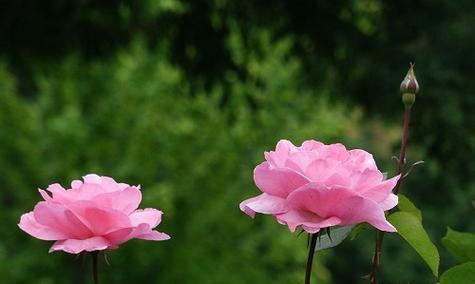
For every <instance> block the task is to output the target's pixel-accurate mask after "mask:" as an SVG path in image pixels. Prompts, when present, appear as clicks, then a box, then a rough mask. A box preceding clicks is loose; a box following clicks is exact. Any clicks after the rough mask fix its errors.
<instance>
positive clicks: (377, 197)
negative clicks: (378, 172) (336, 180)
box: [356, 175, 400, 203]
mask: <svg viewBox="0 0 475 284" xmlns="http://www.w3.org/2000/svg"><path fill="white" fill-rule="evenodd" d="M399 178H400V175H397V176H395V177H393V178H391V179H388V180H385V181H383V182H381V183H379V184H378V185H375V186H373V187H370V188H362V189H361V188H359V189H356V191H357V192H358V193H359V194H360V195H361V196H364V197H365V198H369V199H371V200H373V201H375V202H377V203H380V202H382V201H383V200H385V199H386V198H388V196H389V194H391V193H392V190H393V188H394V187H395V186H396V184H397V182H398V180H399Z"/></svg>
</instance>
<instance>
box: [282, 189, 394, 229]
mask: <svg viewBox="0 0 475 284" xmlns="http://www.w3.org/2000/svg"><path fill="white" fill-rule="evenodd" d="M288 201H289V206H290V207H292V208H296V209H297V210H307V211H310V212H313V213H315V214H317V215H318V216H320V217H322V218H330V217H337V218H339V219H340V220H341V225H353V224H358V223H363V222H368V223H370V224H371V225H373V226H375V227H376V228H378V229H380V230H382V231H388V232H394V231H395V228H394V227H393V226H392V225H391V224H389V222H387V221H386V218H385V215H384V211H383V210H382V209H381V207H380V206H379V205H378V204H377V203H376V202H374V201H372V200H370V199H366V198H364V197H361V196H359V195H356V193H355V192H353V191H351V190H349V189H347V188H344V187H334V188H329V187H326V186H325V185H323V184H320V183H310V184H308V185H306V186H303V187H302V188H301V189H298V190H296V191H294V192H293V193H292V194H290V195H289V197H288Z"/></svg>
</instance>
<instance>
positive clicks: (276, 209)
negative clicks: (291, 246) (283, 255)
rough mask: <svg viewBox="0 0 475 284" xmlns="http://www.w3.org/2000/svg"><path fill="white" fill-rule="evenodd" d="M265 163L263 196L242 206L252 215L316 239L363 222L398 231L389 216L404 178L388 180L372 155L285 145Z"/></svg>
mask: <svg viewBox="0 0 475 284" xmlns="http://www.w3.org/2000/svg"><path fill="white" fill-rule="evenodd" d="M265 159H266V161H265V162H263V163H261V164H260V165H258V166H257V167H256V168H255V169H254V181H255V183H256V185H257V187H258V188H259V189H260V190H261V191H262V192H263V193H262V194H261V195H258V196H256V197H253V198H250V199H247V200H245V201H243V202H242V203H241V204H240V206H239V207H240V208H241V210H242V211H244V212H245V213H246V214H247V215H249V216H251V217H254V216H255V214H256V212H258V213H263V214H271V215H273V216H274V217H275V218H276V219H277V221H278V222H279V223H281V224H284V225H287V226H289V229H290V230H291V231H292V232H294V231H295V230H296V228H297V227H298V226H301V227H302V229H303V230H305V231H307V232H308V233H316V232H318V231H319V230H320V229H321V228H326V227H331V226H335V225H353V224H358V223H362V222H367V223H369V224H371V225H373V226H374V227H376V228H378V229H379V230H382V231H387V232H395V231H396V229H395V228H394V227H393V226H392V225H391V224H390V223H389V222H388V221H387V220H386V218H385V215H384V211H386V210H389V209H391V208H393V207H394V206H396V205H397V202H398V198H397V196H396V195H394V194H393V193H392V189H393V188H394V186H395V185H396V183H397V181H398V179H399V176H395V177H393V178H391V179H388V180H384V177H383V174H382V173H381V172H380V171H379V170H378V168H377V166H376V163H375V162H374V160H373V156H372V155H371V154H369V153H368V152H366V151H363V150H359V149H355V150H349V151H348V150H347V149H346V148H345V146H343V145H342V144H331V145H325V144H323V143H320V142H317V141H314V140H309V141H305V142H304V143H303V144H302V146H300V147H296V146H294V145H293V144H292V143H291V142H290V141H287V140H281V141H279V143H278V144H277V147H276V150H275V152H274V151H271V152H265Z"/></svg>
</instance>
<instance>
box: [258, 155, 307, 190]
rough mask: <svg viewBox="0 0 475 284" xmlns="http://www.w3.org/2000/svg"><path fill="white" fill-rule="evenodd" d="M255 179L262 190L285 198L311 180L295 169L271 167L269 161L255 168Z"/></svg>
mask: <svg viewBox="0 0 475 284" xmlns="http://www.w3.org/2000/svg"><path fill="white" fill-rule="evenodd" d="M254 181H255V183H256V185H257V187H258V188H259V189H260V190H261V191H262V192H265V193H268V194H270V195H275V196H279V197H284V198H285V197H287V195H289V193H290V192H292V191H294V190H295V189H297V188H299V187H301V186H302V185H304V184H306V183H308V182H309V180H308V179H307V178H306V177H304V176H303V175H301V174H299V173H297V172H295V171H293V170H290V169H286V168H282V169H277V168H271V167H270V164H269V163H268V162H263V163H261V164H260V165H258V166H257V167H256V168H255V169H254Z"/></svg>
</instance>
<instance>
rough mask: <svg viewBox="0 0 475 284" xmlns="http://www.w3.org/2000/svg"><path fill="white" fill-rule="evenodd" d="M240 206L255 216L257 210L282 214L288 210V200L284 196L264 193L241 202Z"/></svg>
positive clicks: (264, 212) (248, 213) (242, 209)
mask: <svg viewBox="0 0 475 284" xmlns="http://www.w3.org/2000/svg"><path fill="white" fill-rule="evenodd" d="M239 208H240V209H241V211H243V212H245V213H246V214H247V215H249V216H251V217H253V218H254V216H255V213H256V212H258V213H263V214H280V213H283V212H285V211H287V201H286V200H285V199H283V198H280V197H277V196H273V195H269V194H266V193H263V194H261V195H259V196H256V197H253V198H250V199H247V200H245V201H243V202H241V204H240V205H239Z"/></svg>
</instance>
